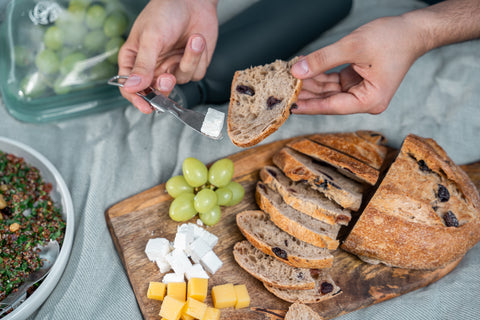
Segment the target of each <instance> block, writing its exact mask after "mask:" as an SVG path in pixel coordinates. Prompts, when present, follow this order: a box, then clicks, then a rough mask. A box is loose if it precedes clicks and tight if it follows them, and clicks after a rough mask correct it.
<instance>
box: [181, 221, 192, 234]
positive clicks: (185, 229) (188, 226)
mask: <svg viewBox="0 0 480 320" xmlns="http://www.w3.org/2000/svg"><path fill="white" fill-rule="evenodd" d="M192 225H193V224H192V223H184V224H181V225H179V226H178V227H177V233H179V232H180V233H190V234H193V227H192Z"/></svg>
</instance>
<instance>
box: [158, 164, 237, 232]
mask: <svg viewBox="0 0 480 320" xmlns="http://www.w3.org/2000/svg"><path fill="white" fill-rule="evenodd" d="M233 170H234V165H233V161H232V160H230V159H228V158H224V159H220V160H217V161H216V162H214V163H213V164H212V165H211V166H210V168H207V167H206V166H205V165H204V164H203V163H202V162H201V161H200V160H198V159H195V158H191V157H190V158H186V159H185V160H184V161H183V164H182V171H183V175H178V176H174V177H171V178H170V179H169V180H168V181H167V183H166V189H167V192H168V194H169V195H170V196H172V197H173V198H174V199H173V201H172V203H171V204H170V209H169V215H170V218H172V219H173V220H175V221H187V220H190V219H192V218H193V217H195V215H196V214H197V213H198V216H199V218H200V220H202V222H203V223H204V224H206V225H208V226H211V225H214V224H216V223H217V222H218V221H219V220H220V216H221V208H220V207H221V206H234V205H236V204H237V203H239V202H240V201H242V199H243V196H244V195H245V190H244V189H243V186H242V185H241V184H240V183H238V182H235V181H232V177H233Z"/></svg>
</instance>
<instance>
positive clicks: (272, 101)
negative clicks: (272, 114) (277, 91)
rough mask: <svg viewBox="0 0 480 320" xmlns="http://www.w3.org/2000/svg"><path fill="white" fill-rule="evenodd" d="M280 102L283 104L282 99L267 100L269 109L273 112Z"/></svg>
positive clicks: (271, 97)
mask: <svg viewBox="0 0 480 320" xmlns="http://www.w3.org/2000/svg"><path fill="white" fill-rule="evenodd" d="M280 102H282V100H281V99H277V98H275V97H274V96H270V97H268V99H267V108H268V109H269V110H271V109H272V108H273V107H274V106H275V105H276V104H279V103H280Z"/></svg>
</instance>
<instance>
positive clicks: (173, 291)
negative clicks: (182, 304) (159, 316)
mask: <svg viewBox="0 0 480 320" xmlns="http://www.w3.org/2000/svg"><path fill="white" fill-rule="evenodd" d="M186 295H187V284H186V283H185V282H169V283H168V284H167V296H170V297H172V298H175V299H178V300H180V301H185V298H186Z"/></svg>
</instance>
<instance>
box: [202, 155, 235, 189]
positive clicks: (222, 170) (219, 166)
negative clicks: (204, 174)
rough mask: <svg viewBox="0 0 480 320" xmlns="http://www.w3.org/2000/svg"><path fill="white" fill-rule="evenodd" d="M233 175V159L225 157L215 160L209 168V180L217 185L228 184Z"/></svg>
mask: <svg viewBox="0 0 480 320" xmlns="http://www.w3.org/2000/svg"><path fill="white" fill-rule="evenodd" d="M232 177H233V161H232V160H230V159H228V158H224V159H220V160H217V161H215V162H214V163H213V164H212V166H211V167H210V169H209V170H208V181H209V182H210V183H211V184H213V185H214V186H217V187H224V186H226V185H227V184H228V183H229V182H230V180H232Z"/></svg>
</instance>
